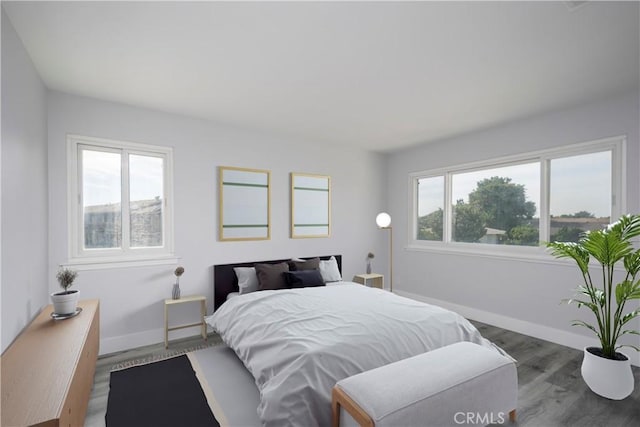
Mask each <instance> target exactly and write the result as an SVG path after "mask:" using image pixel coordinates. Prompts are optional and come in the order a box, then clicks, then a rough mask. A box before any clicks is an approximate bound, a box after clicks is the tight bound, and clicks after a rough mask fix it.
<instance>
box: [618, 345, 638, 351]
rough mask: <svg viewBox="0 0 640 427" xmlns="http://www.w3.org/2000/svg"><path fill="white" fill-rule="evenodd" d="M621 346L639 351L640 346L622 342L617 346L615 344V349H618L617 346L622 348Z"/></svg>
mask: <svg viewBox="0 0 640 427" xmlns="http://www.w3.org/2000/svg"><path fill="white" fill-rule="evenodd" d="M622 347H629V348H632V349H634V350H635V351H640V347H638V346H635V345H632V344H622V345H619V346H617V347H616V350H617V349H619V348H622Z"/></svg>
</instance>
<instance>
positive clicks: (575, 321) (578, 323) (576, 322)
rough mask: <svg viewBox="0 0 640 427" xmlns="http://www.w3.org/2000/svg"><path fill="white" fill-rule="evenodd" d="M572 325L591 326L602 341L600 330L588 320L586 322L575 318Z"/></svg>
mask: <svg viewBox="0 0 640 427" xmlns="http://www.w3.org/2000/svg"><path fill="white" fill-rule="evenodd" d="M571 326H584V327H585V328H589V329H591V330H592V331H593V332H595V333H596V335H597V336H598V338H600V341H602V335H600V332H598V330H597V329H596V328H594V327H593V326H591V325H590V324H588V323H587V322H584V321H582V320H574V321H573V322H572V323H571Z"/></svg>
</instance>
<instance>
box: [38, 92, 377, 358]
mask: <svg viewBox="0 0 640 427" xmlns="http://www.w3.org/2000/svg"><path fill="white" fill-rule="evenodd" d="M48 120H49V125H48V129H49V183H50V205H49V211H50V217H49V218H50V219H49V225H50V229H51V251H50V261H49V266H50V272H49V273H50V274H49V277H50V280H49V287H50V290H51V291H53V290H55V287H56V286H57V284H56V282H55V279H54V278H53V274H54V272H55V268H56V266H57V265H58V264H60V263H63V262H65V261H66V256H67V249H68V246H67V205H66V201H67V194H66V193H67V181H66V180H67V175H66V167H67V166H66V134H67V133H74V134H80V135H88V136H94V137H102V138H111V139H119V140H125V141H133V142H141V143H149V144H157V145H166V146H172V147H174V163H175V166H174V176H175V179H174V194H175V205H174V210H175V237H176V238H175V241H176V244H175V249H176V254H177V255H178V256H180V257H182V259H181V261H180V263H181V265H183V266H184V267H185V270H186V272H185V274H184V276H183V277H182V279H181V281H180V284H181V288H182V292H183V294H204V295H206V296H207V297H208V300H209V301H208V305H209V312H211V310H212V305H213V304H212V294H213V289H212V282H213V270H212V266H213V265H214V264H224V263H230V262H238V261H257V260H264V259H277V258H286V257H293V256H312V255H325V254H335V253H339V254H342V255H343V263H344V265H343V270H344V276H345V277H346V278H349V279H350V278H351V277H353V275H354V274H357V273H361V272H364V268H365V257H366V254H367V252H369V251H374V252H375V253H376V254H378V253H380V254H382V253H384V248H385V247H386V246H385V245H386V240H385V237H386V235H385V234H384V233H381V232H379V231H378V230H377V228H376V226H375V215H376V213H377V212H378V211H379V210H380V209H381V208H383V206H384V188H385V184H384V178H385V176H384V158H383V156H382V155H380V154H375V153H371V152H367V151H364V150H359V149H348V148H342V147H334V148H323V147H321V146H318V145H316V146H313V145H310V144H308V142H309V141H305V142H306V143H304V144H303V143H298V141H297V140H295V139H288V140H286V139H283V138H277V137H269V136H266V135H264V134H261V133H257V132H251V131H243V130H239V129H234V128H232V127H229V126H222V125H218V124H215V123H212V122H207V121H203V120H197V119H192V118H187V117H182V116H176V115H171V114H165V113H161V112H156V111H151V110H145V109H140V108H134V107H130V106H126V105H122V104H115V103H110V102H106V101H99V100H95V99H89V98H81V97H76V96H72V95H68V94H63V93H59V92H49V98H48ZM220 165H224V166H239V167H251V168H259V169H269V170H271V179H272V212H271V214H272V221H273V224H272V230H271V236H272V237H271V240H268V241H256V242H218V241H217V215H218V213H217V209H218V192H217V175H216V173H217V169H216V168H217V166H220ZM290 172H308V173H317V174H326V175H330V176H331V183H332V233H331V237H330V238H320V239H290V238H289V210H290V206H289V173H290ZM379 248H380V249H379ZM379 258H380V259H379V260H378V258H376V261H377V262H378V264H377V266H378V267H384V268H386V265H385V264H384V256H380V257H379ZM174 268H175V265H166V266H156V267H138V268H119V269H110V270H100V271H81V272H80V274H79V276H78V279H77V288H78V289H79V290H80V292H81V295H82V296H81V298H99V299H100V303H101V330H100V337H101V353H102V354H104V353H108V352H112V351H116V350H120V349H123V348H130V347H135V346H140V345H144V344H148V343H154V342H159V341H161V340H162V339H163V332H162V331H163V330H162V327H163V305H162V300H163V299H164V298H168V297H170V295H171V285H172V283H173V281H174V277H173V274H172V271H173V269H174ZM175 309H176V310H175V313H176V315H175V317H172V321H173V320H174V319H175V321H189V320H192V319H193V315H194V314H195V313H196V311H197V309H198V307H197V306H193V307H190V308H189V307H186V308H185V307H175ZM172 310H173V309H172ZM189 316H191V318H190V319H189ZM197 333H198V331H197V329H193V330H184V334H186V335H195V334H197ZM172 336H174V337H178V336H180V332H176V333H174V334H173V335H172Z"/></svg>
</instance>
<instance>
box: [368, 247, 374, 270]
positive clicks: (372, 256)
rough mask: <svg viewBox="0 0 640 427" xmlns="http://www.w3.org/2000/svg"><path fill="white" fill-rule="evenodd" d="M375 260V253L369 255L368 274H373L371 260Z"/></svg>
mask: <svg viewBox="0 0 640 427" xmlns="http://www.w3.org/2000/svg"><path fill="white" fill-rule="evenodd" d="M374 258H375V255H374V254H373V252H369V253H368V254H367V274H371V260H372V259H374Z"/></svg>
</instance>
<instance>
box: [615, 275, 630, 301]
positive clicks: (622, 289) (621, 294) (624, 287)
mask: <svg viewBox="0 0 640 427" xmlns="http://www.w3.org/2000/svg"><path fill="white" fill-rule="evenodd" d="M632 292H633V283H631V282H630V281H628V280H625V281H624V282H621V283H618V284H617V285H616V303H617V304H618V305H621V304H622V303H624V302H626V301H627V299H629V295H630V294H631V293H632Z"/></svg>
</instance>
